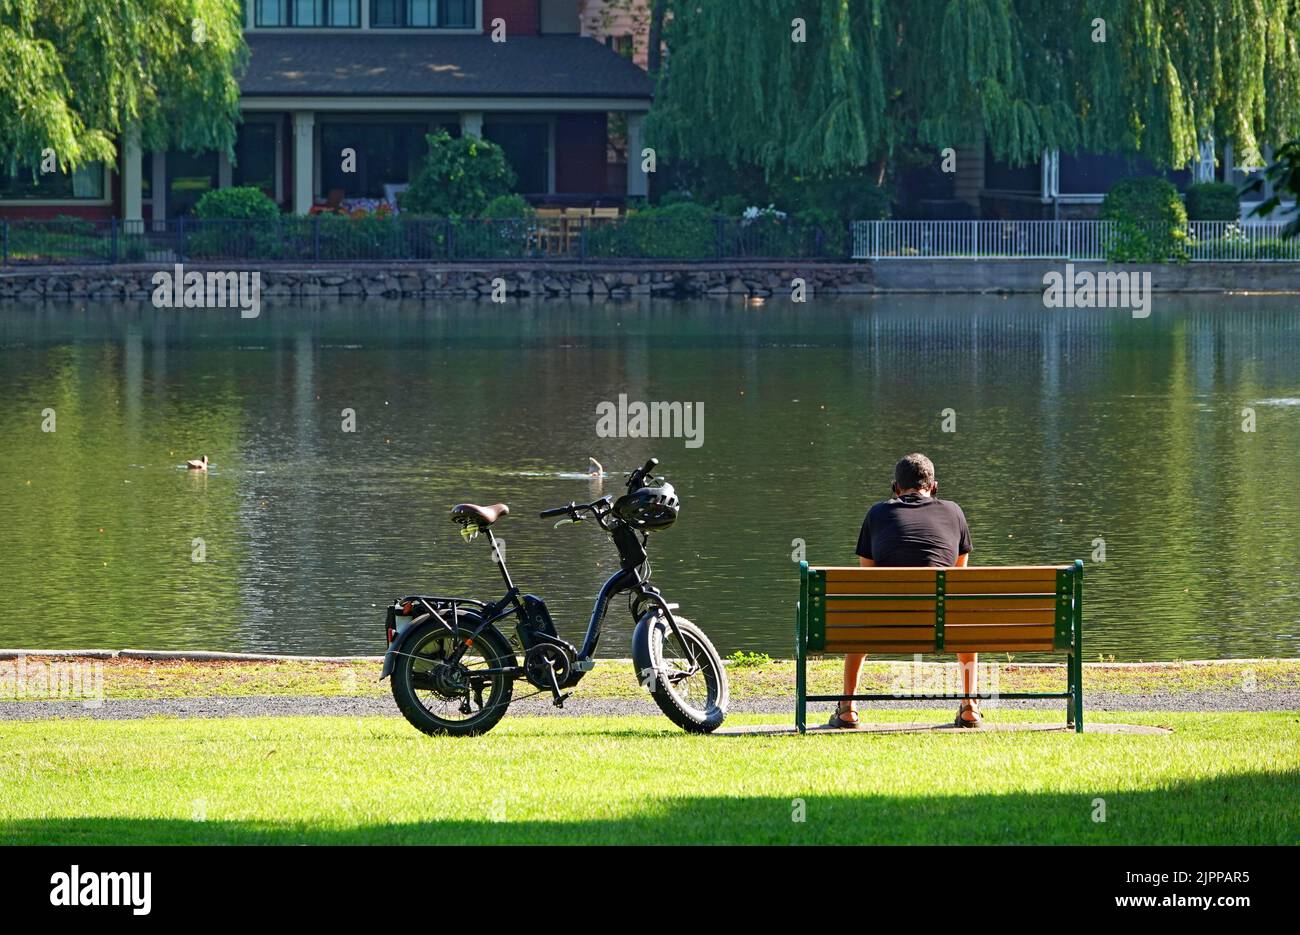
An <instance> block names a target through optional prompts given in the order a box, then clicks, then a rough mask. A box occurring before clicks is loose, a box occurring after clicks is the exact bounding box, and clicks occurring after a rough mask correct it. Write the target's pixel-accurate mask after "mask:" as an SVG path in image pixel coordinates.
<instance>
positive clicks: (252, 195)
mask: <svg viewBox="0 0 1300 935" xmlns="http://www.w3.org/2000/svg"><path fill="white" fill-rule="evenodd" d="M194 216H195V217H197V218H202V219H204V220H227V221H234V220H239V221H244V220H247V221H273V220H275V219H276V218H278V217H279V216H280V209H279V208H278V207H276V204H275V202H274V201H272V200H271V199H270V198H268V197H266V193H265V192H263V191H262V190H261V189H260V188H255V187H253V186H251V185H244V186H237V187H235V188H214V189H213V190H212V191H210V192H207V193H206V194H204V196H203V197H202V198H200V199H199V201H198V204H196V205H195V206H194Z"/></svg>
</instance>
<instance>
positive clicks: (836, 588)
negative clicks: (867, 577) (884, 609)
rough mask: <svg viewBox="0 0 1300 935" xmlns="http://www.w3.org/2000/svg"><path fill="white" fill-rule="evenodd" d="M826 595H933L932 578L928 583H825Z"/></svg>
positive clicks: (932, 577)
mask: <svg viewBox="0 0 1300 935" xmlns="http://www.w3.org/2000/svg"><path fill="white" fill-rule="evenodd" d="M826 593H827V594H933V593H934V576H933V575H931V576H930V579H929V580H928V581H869V582H864V581H827V582H826Z"/></svg>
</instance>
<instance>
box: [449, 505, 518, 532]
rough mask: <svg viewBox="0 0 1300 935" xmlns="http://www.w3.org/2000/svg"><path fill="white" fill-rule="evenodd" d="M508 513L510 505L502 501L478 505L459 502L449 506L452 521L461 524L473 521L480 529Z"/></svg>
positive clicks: (466, 524) (464, 524)
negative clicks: (489, 504)
mask: <svg viewBox="0 0 1300 935" xmlns="http://www.w3.org/2000/svg"><path fill="white" fill-rule="evenodd" d="M509 513H510V507H508V506H506V505H505V504H504V503H494V504H492V506H478V505H477V504H474V503H459V504H457V505H456V506H454V507H452V508H451V518H452V521H453V522H457V523H460V524H461V525H462V526H468V525H469V524H470V523H474V524H475V525H476V526H478V527H479V528H480V529H486V528H487V527H488V526H491V525H492V524H493V523H495V522H496V521H497V520H499V519H500V518H501V517H503V516H507V515H509Z"/></svg>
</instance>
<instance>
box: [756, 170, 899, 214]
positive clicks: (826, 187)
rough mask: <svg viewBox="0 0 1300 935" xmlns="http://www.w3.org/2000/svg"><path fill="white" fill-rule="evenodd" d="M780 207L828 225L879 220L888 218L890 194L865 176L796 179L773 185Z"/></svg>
mask: <svg viewBox="0 0 1300 935" xmlns="http://www.w3.org/2000/svg"><path fill="white" fill-rule="evenodd" d="M773 191H774V194H775V196H776V197H775V199H774V200H775V202H776V206H777V207H778V208H781V209H783V210H785V211H788V212H790V213H791V214H794V215H803V216H805V217H810V218H821V219H824V221H825V222H826V223H834V224H844V223H848V222H849V221H880V220H884V219H885V218H887V217H889V213H890V201H891V198H890V194H889V192H888V191H887V190H886V189H883V188H881V187H880V186H878V185H876V184H875V181H874V180H873V179H871V178H869V177H868V176H867V175H866V174H865V173H861V172H856V173H840V174H837V175H832V176H826V177H822V178H805V177H798V176H796V177H793V178H788V179H783V180H781V181H780V182H778V183H777V184H776V185H774V186H773Z"/></svg>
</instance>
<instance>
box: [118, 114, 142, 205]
mask: <svg viewBox="0 0 1300 935" xmlns="http://www.w3.org/2000/svg"><path fill="white" fill-rule="evenodd" d="M143 172H144V152H143V151H142V150H141V149H140V131H139V130H129V131H127V134H126V138H125V140H124V141H123V145H122V220H123V221H143V220H144V191H143V184H142V183H143V181H144V176H143Z"/></svg>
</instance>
